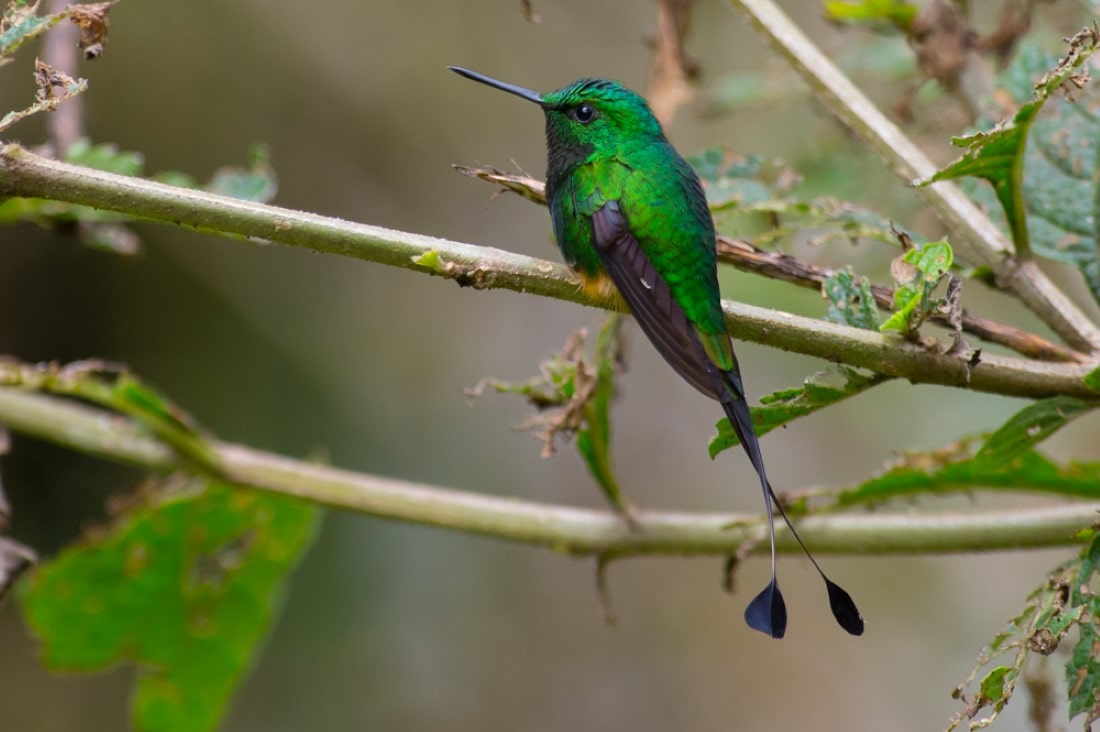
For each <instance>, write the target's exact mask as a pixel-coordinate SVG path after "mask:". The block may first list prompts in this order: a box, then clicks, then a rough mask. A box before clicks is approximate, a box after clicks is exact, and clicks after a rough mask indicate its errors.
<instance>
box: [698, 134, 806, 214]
mask: <svg viewBox="0 0 1100 732" xmlns="http://www.w3.org/2000/svg"><path fill="white" fill-rule="evenodd" d="M687 161H688V163H689V164H690V165H691V167H693V168H695V172H696V173H698V174H699V179H700V180H701V181H702V182H703V187H704V188H705V189H706V192H707V202H708V204H709V205H710V207H711V208H712V209H714V210H720V209H723V208H731V207H735V206H746V205H749V204H754V203H760V202H763V201H767V200H770V199H771V198H773V196H774V195H775V192H776V188H777V187H778V188H782V183H780V181H781V180H782V179H783V178H784V176H783V172H784V169H783V168H782V166H781V165H780V164H778V163H775V162H771V163H767V162H765V161H764V159H763V158H761V157H760V156H759V155H747V156H742V155H738V154H736V153H734V152H733V151H732V150H730V149H729V148H726V147H717V148H710V149H708V150H704V151H703V152H701V153H698V154H696V155H689V156H688V157H687Z"/></svg>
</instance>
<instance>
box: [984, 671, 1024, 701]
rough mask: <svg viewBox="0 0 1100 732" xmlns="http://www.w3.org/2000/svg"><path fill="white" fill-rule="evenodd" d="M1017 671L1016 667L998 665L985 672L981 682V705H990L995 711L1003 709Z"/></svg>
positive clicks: (1017, 673)
mask: <svg viewBox="0 0 1100 732" xmlns="http://www.w3.org/2000/svg"><path fill="white" fill-rule="evenodd" d="M1019 673H1020V672H1019V670H1017V669H1012V668H1009V667H1007V666H998V667H997V668H995V669H993V670H992V671H990V672H989V673H988V674H986V675H985V678H983V679H982V683H981V695H982V705H983V706H988V705H992V706H993V707H994V708H995V709H996V710H997V711H1000V710H1001V709H1003V708H1004V705H1005V704H1007V703H1008V698H1007V694H1010V693H1011V691H1010V690H1011V689H1012V685H1013V684H1014V683H1015V681H1016V677H1017V676H1018V675H1019Z"/></svg>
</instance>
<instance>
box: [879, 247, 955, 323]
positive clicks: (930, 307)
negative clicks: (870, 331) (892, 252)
mask: <svg viewBox="0 0 1100 732" xmlns="http://www.w3.org/2000/svg"><path fill="white" fill-rule="evenodd" d="M953 263H954V254H953V253H952V251H951V245H950V244H948V243H947V241H946V240H940V241H936V242H928V243H925V244H921V245H919V246H916V247H914V248H912V249H910V250H908V251H906V252H905V253H904V254H903V255H902V256H901V257H899V258H898V259H897V260H895V261H894V264H893V266H892V267H891V269H892V271H893V273H894V280H895V282H896V284H897V287H896V288H895V290H894V308H895V309H894V313H893V315H891V316H890V317H889V318H888V319H887V320H886V322H885V323H883V324H882V325H881V326H880V329H881V330H883V331H887V330H895V331H900V332H903V333H906V332H911V331H915V330H916V329H917V328H919V327H920V325H921V323H923V322H924V321H925V320H926V319H927V318H928V317H929V316H930V315H932V314H934V313H935V312H936V310H937V309H938V308H939V307H940V305H941V303H940V301H939V300H933V299H932V293H933V292H934V291H935V289H936V287H937V286H938V285H939V283H940V280H941V279H943V277H944V276H945V275H946V274H947V272H948V271H949V270H950V269H951V265H952V264H953Z"/></svg>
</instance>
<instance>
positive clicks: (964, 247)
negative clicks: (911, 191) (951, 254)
mask: <svg viewBox="0 0 1100 732" xmlns="http://www.w3.org/2000/svg"><path fill="white" fill-rule="evenodd" d="M731 2H733V3H735V4H736V5H739V6H741V7H742V8H744V9H745V11H746V12H748V13H749V15H750V16H752V19H753V21H754V22H755V23H756V25H757V27H758V28H759V29H760V30H761V31H762V32H763V33H764V34H765V35H766V36H767V37H768V39H769V40H770V41H771V42H772V45H773V47H774V48H775V49H776V50H777V51H778V52H779V54H780V55H782V56H783V57H784V58H785V59H786V60H787V61H788V62H789V63H790V64H791V66H792V67H793V68H794V69H795V71H797V72H798V73H799V74H800V75H801V76H802V78H803V80H805V81H806V83H808V84H809V85H810V87H811V88H812V89H813V90H814V91H815V92H816V93H817V94H818V96H819V97H820V98H821V99H822V100H823V101H824V102H825V104H826V105H827V106H828V107H829V109H830V110H831V111H832V113H833V114H835V115H836V116H837V117H838V118H839V119H840V120H841V121H842V122H844V124H846V125H847V126H848V127H849V128H850V129H851V130H852V131H853V132H854V133H855V134H856V135H857V136H858V137H859V138H860V139H862V140H864V141H865V142H867V143H868V144H869V145H870V146H871V147H872V148H873V149H874V150H875V152H877V153H878V154H879V156H880V157H881V158H882V159H883V160H884V161H885V162H886V164H887V165H888V166H889V168H890V169H891V170H892V171H894V173H895V174H896V175H898V176H899V177H900V178H901V179H902V180H904V181H905V182H906V183H911V182H912V181H913V180H915V179H918V178H927V177H929V176H931V175H932V174H933V173H935V172H936V166H935V164H933V163H932V161H931V160H929V159H928V157H927V156H926V155H925V154H924V152H923V151H922V150H921V149H920V148H919V147H917V146H916V144H915V143H913V142H912V140H910V139H909V138H908V137H906V136H905V134H904V133H903V132H902V131H901V130H900V129H898V127H897V126H896V125H895V124H894V123H893V122H891V121H890V120H889V119H887V117H886V116H885V115H884V114H883V113H882V112H881V111H880V110H879V109H878V107H876V106H875V105H874V104H873V103H872V102H871V101H870V100H869V99H868V98H867V97H866V96H864V94H863V92H861V91H860V90H859V89H858V88H857V87H856V86H855V85H854V84H853V83H852V82H851V81H850V80H849V79H848V77H847V76H845V75H844V74H843V72H841V71H840V69H838V68H837V67H836V66H835V65H834V64H833V63H832V61H830V60H829V59H828V57H826V56H825V54H823V53H822V52H821V51H820V49H818V48H817V46H815V45H814V44H813V42H812V41H811V40H810V39H809V38H807V37H806V35H805V34H804V33H802V31H801V30H800V29H799V28H798V26H797V25H795V24H794V23H793V22H792V21H791V19H790V18H789V17H787V15H786V14H785V13H784V12H783V11H782V10H781V9H780V8H779V7H778V6H777V5H776V4H775V3H774V2H772V0H731ZM917 193H918V194H920V195H921V196H922V197H923V198H924V200H925V202H927V203H928V205H929V206H931V207H932V208H933V209H935V211H936V213H938V214H939V216H940V218H941V219H943V221H944V223H945V224H947V226H948V228H949V229H950V230H951V231H953V232H955V233H956V234H957V235H958V236H959V237H961V240H953V241H952V244H953V245H954V246H955V248H956V251H958V252H959V254H960V256H961V257H962V258H964V259H966V260H968V261H970V262H972V263H974V264H983V265H986V266H988V267H989V268H990V269H991V270H992V271H993V274H994V276H995V278H996V280H997V282H998V283H1000V284H1001V286H1002V287H1004V288H1005V289H1007V290H1008V291H1009V292H1012V293H1013V294H1014V295H1016V296H1017V297H1018V298H1019V299H1020V301H1021V302H1023V303H1024V305H1026V306H1027V307H1028V308H1029V309H1030V310H1032V311H1033V312H1034V313H1035V314H1036V315H1038V316H1039V318H1040V319H1041V320H1042V321H1043V322H1044V323H1046V324H1047V325H1048V326H1050V328H1051V329H1052V330H1053V331H1054V332H1056V333H1057V334H1058V335H1059V336H1061V337H1062V338H1064V339H1065V340H1066V342H1067V343H1068V344H1069V345H1070V346H1072V347H1073V348H1076V349H1078V350H1083V351H1086V352H1088V353H1097V352H1100V327H1098V326H1097V324H1096V323H1093V322H1092V321H1091V320H1090V319H1089V317H1088V316H1087V315H1086V314H1085V313H1084V312H1083V311H1082V310H1081V309H1080V308H1078V306H1077V305H1076V304H1075V303H1074V302H1073V301H1072V300H1070V299H1069V297H1068V296H1067V295H1066V294H1065V293H1064V292H1063V291H1062V290H1060V289H1059V288H1058V287H1057V286H1056V285H1055V284H1054V283H1053V282H1051V281H1050V279H1049V278H1048V277H1047V276H1046V274H1044V273H1043V271H1042V270H1041V269H1039V266H1038V264H1036V262H1035V261H1034V260H1032V259H1028V260H1026V261H1017V260H1016V259H1015V258H1014V257H1013V256H1012V246H1011V244H1010V243H1009V242H1008V240H1006V239H1005V237H1004V235H1003V234H1002V233H1001V231H1000V230H999V229H998V228H997V227H996V225H995V224H994V223H993V222H992V221H990V219H989V217H987V216H986V215H985V214H984V213H982V211H981V210H980V209H978V207H977V206H975V205H974V203H973V202H972V201H971V200H970V199H969V198H968V197H967V196H966V195H965V194H964V193H963V192H962V190H961V189H959V187H958V186H956V185H955V184H953V183H950V182H944V183H936V184H935V185H931V186H925V187H923V188H918V189H917Z"/></svg>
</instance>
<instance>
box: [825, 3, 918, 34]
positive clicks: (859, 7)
mask: <svg viewBox="0 0 1100 732" xmlns="http://www.w3.org/2000/svg"><path fill="white" fill-rule="evenodd" d="M823 6H824V9H825V17H826V18H827V19H829V20H831V21H834V22H848V23H853V22H854V23H869V24H872V25H875V26H878V27H890V26H893V27H896V28H899V29H901V30H906V29H908V28H909V26H910V25H912V24H913V20H914V19H915V18H916V17H917V10H918V8H917V6H915V5H913V4H912V3H909V2H905V1H904V0H860V1H859V2H842V1H841V0H825V2H824V3H823Z"/></svg>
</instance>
